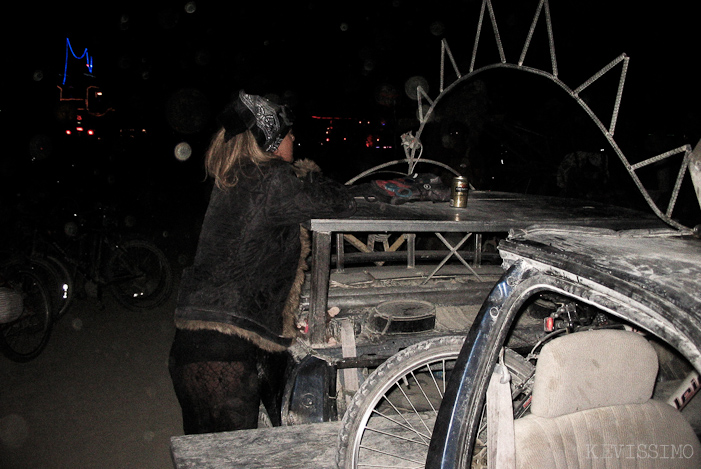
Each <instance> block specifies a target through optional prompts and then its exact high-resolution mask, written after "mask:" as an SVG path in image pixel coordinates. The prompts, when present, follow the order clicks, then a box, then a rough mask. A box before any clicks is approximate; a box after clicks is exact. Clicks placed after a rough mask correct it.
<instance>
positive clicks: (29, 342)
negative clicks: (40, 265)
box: [0, 264, 53, 362]
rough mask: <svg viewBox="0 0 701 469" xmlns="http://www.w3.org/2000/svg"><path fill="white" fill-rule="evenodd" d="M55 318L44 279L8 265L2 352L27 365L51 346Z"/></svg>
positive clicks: (1, 302)
mask: <svg viewBox="0 0 701 469" xmlns="http://www.w3.org/2000/svg"><path fill="white" fill-rule="evenodd" d="M52 328H53V315H52V308H51V302H50V300H49V293H48V291H47V288H46V287H45V286H44V283H43V281H42V279H41V277H40V276H39V275H38V274H37V273H35V272H34V271H32V269H31V268H29V267H27V266H19V267H18V266H17V265H12V264H10V265H7V266H5V267H4V268H3V272H2V274H0V351H2V353H3V354H4V355H5V356H6V357H8V358H9V359H10V360H13V361H16V362H28V361H30V360H32V359H34V358H36V357H38V356H39V354H41V352H42V351H43V350H44V348H45V347H46V344H48V342H49V337H50V336H51V331H52Z"/></svg>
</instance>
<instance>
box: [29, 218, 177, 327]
mask: <svg viewBox="0 0 701 469" xmlns="http://www.w3.org/2000/svg"><path fill="white" fill-rule="evenodd" d="M97 215H98V218H99V222H97V223H96V220H95V217H93V219H92V220H88V219H87V218H86V217H79V218H77V221H73V220H72V221H69V222H67V223H65V225H64V234H65V237H63V238H62V239H61V238H60V237H59V236H58V235H57V234H56V232H55V231H50V230H38V229H36V230H35V232H34V233H35V236H34V239H33V242H32V249H31V254H30V258H31V259H32V260H33V261H35V262H36V263H37V264H38V265H40V267H37V268H41V269H43V271H44V273H45V275H46V277H48V278H51V279H52V280H51V281H49V283H50V284H51V285H52V298H53V301H54V304H55V310H56V311H57V312H56V313H55V316H56V318H59V317H60V316H61V315H63V314H65V312H66V310H67V309H68V306H69V304H70V302H71V301H72V298H73V296H74V295H75V293H76V292H77V291H78V289H77V288H76V285H77V284H78V283H80V284H81V285H82V287H83V289H84V290H85V291H86V292H87V293H88V294H89V295H90V296H95V297H97V298H98V301H100V303H101V304H102V293H103V291H104V290H107V291H108V292H109V293H110V294H111V296H112V297H113V298H114V299H115V300H116V301H117V303H119V304H120V305H121V306H123V307H125V308H127V309H131V310H141V309H151V308H155V307H157V306H160V305H161V304H162V303H163V302H165V301H166V300H167V299H168V297H169V296H170V292H171V290H172V288H173V273H172V269H171V266H170V263H169V261H168V259H167V258H166V256H165V254H164V253H163V252H162V251H161V250H160V249H159V248H158V247H157V246H156V245H155V244H154V243H152V242H151V241H148V240H146V239H143V238H140V237H138V236H131V237H126V236H124V235H122V234H121V233H120V232H119V231H118V230H117V229H116V228H115V225H116V224H115V222H114V217H113V216H111V215H112V214H111V213H109V211H108V209H106V208H104V207H98V209H97ZM96 225H97V226H96Z"/></svg>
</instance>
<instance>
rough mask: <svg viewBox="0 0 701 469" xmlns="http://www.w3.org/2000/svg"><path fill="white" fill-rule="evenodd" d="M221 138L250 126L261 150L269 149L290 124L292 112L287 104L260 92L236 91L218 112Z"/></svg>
mask: <svg viewBox="0 0 701 469" xmlns="http://www.w3.org/2000/svg"><path fill="white" fill-rule="evenodd" d="M218 120H219V123H220V124H221V125H222V126H223V127H224V130H225V134H224V135H225V138H226V140H227V141H228V140H230V139H232V138H234V137H235V136H236V135H238V134H240V133H243V132H245V131H246V130H250V131H251V132H252V133H253V136H254V137H255V138H256V142H258V146H260V147H261V148H262V149H263V150H265V151H270V152H273V151H275V150H277V149H278V147H279V146H280V143H281V142H282V140H283V139H284V138H285V136H286V135H287V133H288V132H289V131H290V129H291V128H292V112H291V111H290V109H289V108H288V107H287V106H280V105H277V104H275V103H273V102H271V101H269V100H267V99H265V98H263V97H261V96H257V95H253V94H246V93H245V92H244V91H243V90H241V91H239V96H238V98H237V99H235V100H234V102H233V103H231V104H229V105H228V106H227V107H226V109H224V112H222V113H221V114H220V115H219V119H218Z"/></svg>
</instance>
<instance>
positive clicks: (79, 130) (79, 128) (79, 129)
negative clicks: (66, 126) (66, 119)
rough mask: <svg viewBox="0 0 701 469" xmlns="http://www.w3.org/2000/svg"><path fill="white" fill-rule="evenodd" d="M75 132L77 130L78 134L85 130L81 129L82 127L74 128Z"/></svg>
mask: <svg viewBox="0 0 701 469" xmlns="http://www.w3.org/2000/svg"><path fill="white" fill-rule="evenodd" d="M75 130H77V131H78V132H82V131H83V130H85V129H83V128H82V127H76V128H75Z"/></svg>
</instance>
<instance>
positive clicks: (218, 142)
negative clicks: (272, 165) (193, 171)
mask: <svg viewBox="0 0 701 469" xmlns="http://www.w3.org/2000/svg"><path fill="white" fill-rule="evenodd" d="M274 158H276V156H275V155H273V154H272V153H268V152H265V151H263V150H262V149H261V148H260V146H258V143H257V142H256V139H255V137H254V136H253V134H252V133H251V131H250V130H247V131H245V132H243V133H240V134H238V135H236V136H235V137H233V138H231V139H229V140H228V141H227V140H226V138H225V130H224V129H223V128H222V129H220V130H219V132H217V133H216V134H215V135H214V138H213V139H212V143H211V144H210V145H209V149H208V150H207V153H206V154H205V160H204V166H205V170H206V171H207V174H208V175H209V176H211V177H213V178H214V184H216V186H217V187H218V188H220V189H228V188H231V187H234V186H235V185H236V184H237V183H238V181H239V173H240V171H241V167H242V166H243V164H244V163H247V162H252V163H254V164H255V165H260V164H262V163H265V162H267V161H270V160H271V159H274Z"/></svg>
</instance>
